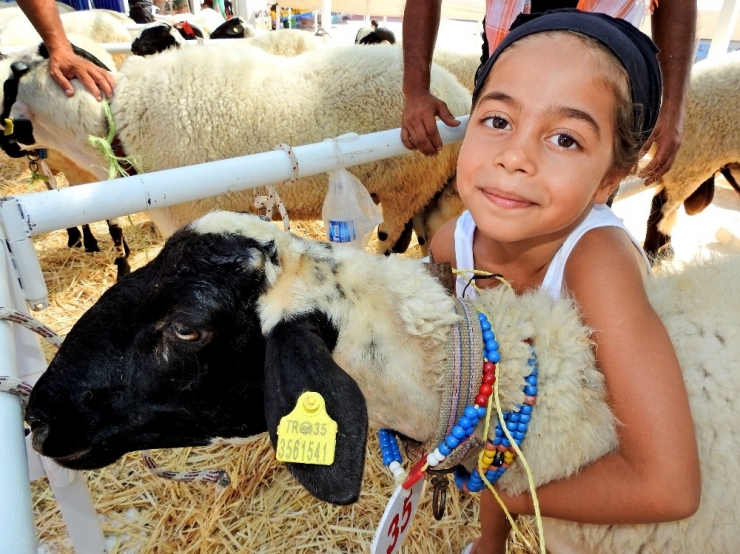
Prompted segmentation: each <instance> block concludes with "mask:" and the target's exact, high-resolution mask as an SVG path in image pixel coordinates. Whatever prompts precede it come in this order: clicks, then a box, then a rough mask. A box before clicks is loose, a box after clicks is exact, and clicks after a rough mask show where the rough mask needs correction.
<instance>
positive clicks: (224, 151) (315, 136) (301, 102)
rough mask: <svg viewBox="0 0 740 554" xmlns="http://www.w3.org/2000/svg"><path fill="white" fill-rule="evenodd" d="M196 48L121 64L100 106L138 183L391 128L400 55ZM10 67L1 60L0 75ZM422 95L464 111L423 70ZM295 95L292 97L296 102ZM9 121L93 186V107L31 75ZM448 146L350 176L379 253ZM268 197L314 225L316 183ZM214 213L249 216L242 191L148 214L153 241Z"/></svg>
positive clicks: (100, 118)
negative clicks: (377, 211) (154, 174)
mask: <svg viewBox="0 0 740 554" xmlns="http://www.w3.org/2000/svg"><path fill="white" fill-rule="evenodd" d="M234 42H235V44H234V46H233V47H229V48H227V49H224V48H219V47H217V46H216V45H214V44H203V45H202V46H200V47H198V48H188V49H182V50H171V51H167V52H163V53H162V54H159V55H157V56H154V57H151V58H141V57H138V56H134V57H131V58H129V59H128V60H127V61H126V62H125V64H124V65H123V67H122V68H121V70H120V72H118V73H117V74H116V82H117V84H116V93H115V95H114V96H113V98H112V99H111V101H110V107H111V111H112V114H113V119H114V122H115V125H116V129H117V132H118V133H117V134H118V137H119V138H120V141H121V144H122V146H123V149H124V151H125V154H126V155H127V156H129V157H131V158H132V159H134V160H136V163H137V169H138V170H140V171H145V172H148V171H157V170H161V169H169V168H173V167H182V166H186V165H192V164H196V163H202V162H207V161H213V160H218V159H224V158H231V157H237V156H242V155H246V154H252V153H257V152H264V151H269V150H272V149H274V148H275V146H276V145H278V144H280V143H287V144H290V145H294V146H298V145H301V144H308V143H315V142H321V141H322V140H324V139H326V138H328V137H336V136H339V135H342V134H345V133H348V132H357V133H360V134H364V133H371V132H376V131H382V130H386V129H393V128H395V127H397V125H398V122H399V121H400V120H401V119H400V118H401V112H402V108H403V102H404V99H403V93H402V90H401V76H402V72H403V63H402V57H401V51H400V49H399V48H396V47H394V46H382V45H381V46H377V47H374V48H357V47H353V46H347V47H336V48H325V49H319V50H315V51H313V52H306V53H304V54H302V55H300V56H295V57H280V56H272V55H270V54H268V53H266V52H264V51H262V50H260V49H257V48H255V47H252V46H249V45H246V44H242V41H234ZM10 61H12V60H8V61H7V62H6V63H8V62H10ZM432 90H433V92H434V94H435V95H437V96H438V97H440V98H443V99H445V101H446V102H447V104H448V106H449V107H450V108H451V110H452V112H453V113H454V114H456V115H463V114H465V113H467V112H468V110H469V108H470V96H469V93H468V92H467V91H466V90H465V89H464V87H463V86H462V85H460V84H459V83H458V82H457V80H456V79H454V78H453V77H452V76H451V75H450V74H449V73H447V72H446V71H444V70H442V69H440V68H438V67H437V66H433V68H432ZM298 91H299V92H298ZM10 116H11V118H25V119H26V120H28V121H30V122H31V125H32V129H33V137H34V140H35V143H34V144H28V143H27V142H23V141H20V142H22V143H23V144H27V145H28V146H29V147H35V146H46V147H48V148H53V149H56V150H59V151H60V152H62V153H63V154H65V155H66V156H67V157H68V158H70V159H71V160H72V161H73V162H74V163H76V164H77V165H79V166H81V167H87V168H90V170H91V171H92V172H93V173H95V174H96V175H97V176H98V177H99V178H100V179H104V178H105V177H106V176H107V168H106V167H105V166H106V163H105V161H104V160H103V158H102V157H101V155H100V153H99V152H98V150H97V149H95V148H94V147H93V146H91V145H90V144H89V143H88V137H89V136H90V135H92V136H97V137H105V136H106V135H107V134H108V129H107V123H106V119H105V115H104V113H103V107H102V106H101V104H100V103H98V102H96V101H95V99H94V98H93V97H92V96H91V95H89V94H86V93H85V92H84V91H82V90H79V88H78V93H77V94H75V95H74V96H73V97H72V98H67V97H66V96H64V95H63V94H62V93H61V91H60V90H59V88H58V87H57V86H56V85H55V84H54V83H53V82H52V81H51V79H50V77H49V75H48V70H47V68H46V67H45V65H44V64H43V63H41V64H37V65H36V66H34V67H32V68H31V70H30V71H29V72H28V74H27V75H26V76H24V77H23V78H22V79H21V80H20V82H19V85H18V94H17V100H16V102H15V103H14V104H13V105H12V109H11V110H10ZM458 150H459V144H450V145H448V146H446V147H445V148H444V149H443V150H442V151H441V152H440V153H439V154H438V155H437V156H436V157H433V158H429V157H426V156H423V155H421V154H418V153H409V154H408V155H404V156H401V157H397V158H394V159H389V160H383V161H381V162H376V163H371V164H365V165H361V166H358V167H356V168H351V169H350V171H352V172H353V173H354V174H355V175H356V176H357V177H358V178H359V180H360V181H361V182H362V183H363V184H364V185H365V187H366V188H367V189H368V191H369V192H370V193H371V194H374V195H375V196H376V197H377V198H378V199H379V201H380V204H381V207H382V209H383V217H384V223H383V227H382V229H383V233H384V234H383V237H384V240H383V242H381V244H380V248H381V250H382V251H391V250H392V249H393V246H394V245H395V243H396V241H397V239H398V237H399V236H400V234H401V232H402V230H403V228H404V226H405V224H406V222H408V221H410V220H411V218H412V217H413V216H414V214H415V213H417V212H419V211H420V210H421V208H422V207H423V206H425V205H426V204H427V203H428V201H429V200H430V199H431V198H432V197H433V196H434V194H435V193H436V192H437V191H439V190H441V188H442V187H443V186H444V184H445V183H446V182H447V181H448V180H449V179H450V178H451V176H452V175H454V173H455V167H456V162H457V152H458ZM277 190H278V192H279V194H280V196H281V198H282V200H283V202H284V204H285V206H286V208H287V210H288V212H289V214H290V215H291V217H294V218H297V219H310V220H316V219H320V218H321V207H322V204H323V201H324V197H325V195H326V191H327V178H326V176H325V175H318V176H315V177H307V178H304V179H299V180H298V182H296V183H295V184H293V185H290V186H278V187H277ZM215 208H222V209H236V210H250V211H253V210H255V208H254V200H253V193H252V191H244V192H236V193H231V194H228V195H224V196H220V197H217V198H214V199H206V200H200V201H196V202H191V203H187V204H181V205H178V206H172V207H169V208H164V209H159V210H155V211H152V212H149V216H150V217H151V219H152V221H153V222H154V224H155V225H156V226H157V228H158V230H159V231H160V232H161V233H162V234H163V235H164V236H169V235H170V234H171V233H172V232H173V231H174V230H175V229H177V228H179V227H180V226H182V225H183V224H185V223H187V222H189V221H192V220H193V219H195V218H197V217H198V216H200V215H202V214H204V213H206V212H207V211H209V210H212V209H215Z"/></svg>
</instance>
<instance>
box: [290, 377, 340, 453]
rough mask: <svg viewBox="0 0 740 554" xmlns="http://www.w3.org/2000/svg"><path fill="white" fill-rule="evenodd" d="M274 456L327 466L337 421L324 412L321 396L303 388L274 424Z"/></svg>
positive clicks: (334, 440) (334, 442)
mask: <svg viewBox="0 0 740 554" xmlns="http://www.w3.org/2000/svg"><path fill="white" fill-rule="evenodd" d="M277 435H278V443H277V459H278V460H279V461H281V462H293V463H299V464H315V465H323V466H329V465H331V464H333V463H334V450H335V448H336V446H337V423H336V422H335V421H334V420H333V419H332V418H330V417H329V414H327V413H326V405H325V403H324V397H323V396H321V395H320V394H319V393H318V392H311V391H308V392H304V393H303V394H301V396H299V397H298V402H297V403H296V407H295V408H293V411H292V412H290V413H289V414H288V415H286V416H284V417H282V418H281V419H280V425H278V428H277Z"/></svg>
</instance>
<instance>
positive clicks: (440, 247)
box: [429, 218, 458, 269]
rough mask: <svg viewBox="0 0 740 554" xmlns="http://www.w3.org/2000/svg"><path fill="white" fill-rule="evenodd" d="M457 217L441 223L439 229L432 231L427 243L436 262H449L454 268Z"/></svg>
mask: <svg viewBox="0 0 740 554" xmlns="http://www.w3.org/2000/svg"><path fill="white" fill-rule="evenodd" d="M457 219H458V218H454V219H450V220H449V221H446V222H445V223H443V224H442V226H441V227H440V228H439V230H438V231H437V232H436V233H434V236H433V237H432V241H431V242H430V243H429V253H430V254H431V255H432V256H433V257H434V262H435V263H437V264H443V263H450V264H452V268H453V269H456V268H457V264H456V259H455V226H456V225H457Z"/></svg>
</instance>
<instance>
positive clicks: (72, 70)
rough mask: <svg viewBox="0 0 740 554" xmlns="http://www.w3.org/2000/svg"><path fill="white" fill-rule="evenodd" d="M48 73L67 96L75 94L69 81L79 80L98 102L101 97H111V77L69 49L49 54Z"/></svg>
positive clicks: (112, 84) (112, 82) (113, 82)
mask: <svg viewBox="0 0 740 554" xmlns="http://www.w3.org/2000/svg"><path fill="white" fill-rule="evenodd" d="M49 73H50V74H51V77H52V79H54V81H56V83H57V84H58V85H59V86H60V87H61V89H62V90H63V91H64V94H66V95H67V96H72V95H73V94H74V93H75V89H74V87H73V86H72V83H70V80H71V79H74V78H77V79H79V80H80V82H81V83H82V84H83V85H84V87H85V88H86V89H87V90H89V91H90V94H92V95H93V96H94V97H95V98H96V99H97V100H98V101H100V100H102V98H103V95H104V96H105V97H106V98H111V97H112V96H113V86H114V85H115V80H114V79H113V75H111V74H110V73H109V72H108V71H106V70H105V69H103V68H102V67H98V66H97V65H95V64H94V63H92V62H91V61H89V60H86V59H85V58H81V57H80V56H78V55H77V54H75V53H74V52H73V51H72V50H71V49H69V50H66V49H65V50H63V51H61V52H59V51H57V52H54V53H50V55H49ZM101 93H102V95H101Z"/></svg>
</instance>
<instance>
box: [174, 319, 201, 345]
mask: <svg viewBox="0 0 740 554" xmlns="http://www.w3.org/2000/svg"><path fill="white" fill-rule="evenodd" d="M172 333H173V334H174V335H175V336H176V337H177V338H178V339H180V340H182V341H186V342H195V341H197V340H198V339H200V333H199V332H198V330H197V329H193V328H192V327H188V326H187V325H182V324H179V323H175V324H173V325H172Z"/></svg>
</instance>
